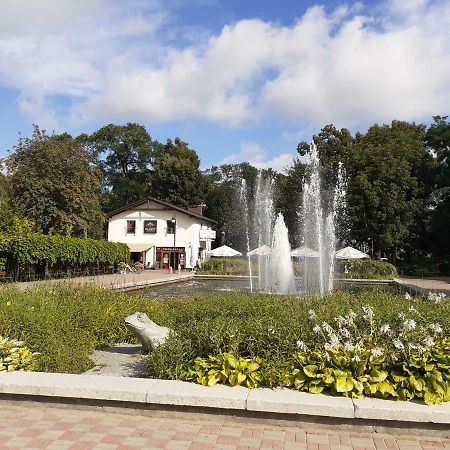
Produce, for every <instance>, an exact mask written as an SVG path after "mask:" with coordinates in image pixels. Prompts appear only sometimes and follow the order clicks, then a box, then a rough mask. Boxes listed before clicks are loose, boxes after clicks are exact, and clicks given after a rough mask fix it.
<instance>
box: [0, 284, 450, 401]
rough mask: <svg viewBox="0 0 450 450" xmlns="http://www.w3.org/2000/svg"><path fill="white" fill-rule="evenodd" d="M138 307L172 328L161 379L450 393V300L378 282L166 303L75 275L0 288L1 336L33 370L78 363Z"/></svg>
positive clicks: (386, 394) (383, 393) (161, 353)
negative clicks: (376, 285) (18, 345)
mask: <svg viewBox="0 0 450 450" xmlns="http://www.w3.org/2000/svg"><path fill="white" fill-rule="evenodd" d="M135 311H142V312H145V313H147V314H148V315H149V317H150V318H151V319H152V320H154V321H155V322H156V323H158V324H159V325H163V326H167V327H170V328H172V329H173V330H174V331H175V333H176V334H173V335H171V336H170V338H169V339H168V341H167V342H166V344H164V345H162V346H159V347H156V348H155V349H153V351H152V352H151V353H150V355H149V356H148V375H149V376H150V377H153V378H164V379H181V380H191V381H194V382H198V383H201V384H205V385H213V384H216V383H224V384H230V385H243V386H247V387H259V386H267V387H276V386H282V387H289V388H292V389H297V390H301V391H306V392H311V393H317V392H330V393H332V394H335V395H344V396H349V397H361V396H363V395H367V396H375V397H380V398H397V399H403V400H407V399H413V398H419V399H423V400H424V401H425V402H426V403H439V402H442V401H447V400H449V399H450V340H449V338H450V300H449V299H448V298H444V297H443V296H440V295H436V294H432V295H430V296H428V297H420V298H419V297H418V298H411V297H410V296H408V295H406V296H403V295H397V294H393V293H388V292H382V291H377V290H367V291H362V292H359V293H356V294H355V293H344V292H335V293H333V294H330V295H328V296H326V297H324V298H315V297H308V298H298V297H294V296H273V295H252V294H247V293H242V292H234V293H217V294H208V295H201V296H200V295H199V296H196V297H193V298H184V299H178V300H166V301H164V302H158V301H153V300H149V299H148V298H144V297H138V296H136V297H134V296H129V295H126V294H123V293H117V292H112V291H108V290H105V289H100V288H95V287H89V286H76V285H71V284H69V283H63V284H49V285H44V286H42V287H39V288H35V289H32V290H29V291H18V290H16V289H14V288H12V287H2V288H1V289H0V335H2V336H8V337H9V338H11V339H16V340H20V341H23V342H24V345H25V346H26V347H27V348H28V349H29V350H30V351H31V352H39V355H34V356H33V364H35V367H36V369H37V370H40V371H50V372H70V373H80V372H83V371H85V370H87V369H88V368H89V367H91V366H92V362H91V361H90V359H89V355H90V353H91V352H92V350H93V349H94V348H95V347H98V346H102V345H108V344H113V343H116V342H123V341H131V340H133V337H132V336H131V335H130V334H129V333H128V331H127V330H126V327H125V325H124V318H125V317H126V316H127V315H129V314H131V313H133V312H135Z"/></svg>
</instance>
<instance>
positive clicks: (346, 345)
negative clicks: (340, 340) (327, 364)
mask: <svg viewBox="0 0 450 450" xmlns="http://www.w3.org/2000/svg"><path fill="white" fill-rule="evenodd" d="M344 348H345V350H349V351H352V350H354V349H355V346H354V345H353V344H352V343H351V342H346V343H345V344H344Z"/></svg>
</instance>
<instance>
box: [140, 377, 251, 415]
mask: <svg viewBox="0 0 450 450" xmlns="http://www.w3.org/2000/svg"><path fill="white" fill-rule="evenodd" d="M249 393H250V389H247V388H244V387H242V386H234V387H231V386H224V385H220V384H216V385H215V386H212V387H207V386H202V385H200V384H195V383H188V382H185V381H178V380H161V381H160V382H159V383H157V384H154V385H152V386H149V389H148V396H147V403H153V404H161V405H178V406H194V407H205V408H219V409H240V410H245V408H246V402H247V397H248V395H249Z"/></svg>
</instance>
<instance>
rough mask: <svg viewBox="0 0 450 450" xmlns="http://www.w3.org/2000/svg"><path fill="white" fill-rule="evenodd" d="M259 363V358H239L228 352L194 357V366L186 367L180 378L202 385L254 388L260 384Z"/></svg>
mask: <svg viewBox="0 0 450 450" xmlns="http://www.w3.org/2000/svg"><path fill="white" fill-rule="evenodd" d="M260 363H261V359H260V358H239V357H235V356H233V355H232V354H230V353H225V354H220V355H217V356H209V357H208V358H196V359H195V364H194V366H192V367H189V368H187V369H186V370H185V371H184V372H183V374H182V375H181V378H182V379H185V380H194V381H196V382H197V383H200V384H203V385H204V386H214V385H215V384H216V383H221V384H229V385H231V386H246V387H248V388H255V387H258V386H260V385H261V379H262V378H261V373H260V371H259V368H260Z"/></svg>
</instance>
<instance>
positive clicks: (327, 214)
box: [240, 143, 345, 295]
mask: <svg viewBox="0 0 450 450" xmlns="http://www.w3.org/2000/svg"><path fill="white" fill-rule="evenodd" d="M308 166H309V167H308V168H309V170H308V173H309V176H308V177H307V179H305V181H304V185H303V202H302V209H301V215H302V218H303V220H302V223H303V226H302V230H301V235H302V241H303V242H302V243H303V247H302V248H301V249H298V250H301V251H300V252H297V256H299V257H301V258H302V259H301V263H302V264H301V265H302V269H301V270H302V272H303V277H301V278H302V280H303V281H302V282H300V280H297V283H296V280H295V278H294V270H293V265H292V258H291V247H290V244H289V239H288V229H287V227H286V224H285V222H284V218H283V215H282V214H278V216H277V218H276V220H274V218H275V214H274V205H273V178H272V177H270V176H269V175H267V174H266V176H263V172H262V171H259V172H258V176H257V179H256V192H255V196H254V199H253V201H249V198H248V190H247V185H246V182H245V180H243V181H242V184H241V189H240V203H241V205H242V207H243V216H242V218H243V221H244V223H245V228H246V236H245V237H246V243H247V256H248V261H249V271H250V290H251V291H253V290H254V289H255V288H256V286H255V283H254V282H253V277H252V268H253V269H254V267H253V265H252V263H251V259H252V258H257V268H258V270H257V272H258V283H257V288H256V290H258V291H262V292H270V293H294V292H296V293H313V294H319V295H324V294H325V293H327V292H330V291H331V290H332V289H333V281H334V260H335V258H334V253H335V250H336V226H337V222H338V219H339V217H340V214H341V212H342V211H343V209H344V206H345V177H344V171H343V166H342V164H339V169H338V173H337V182H336V185H335V187H334V189H333V191H332V193H331V195H329V197H331V198H330V199H329V201H328V202H325V201H324V197H325V195H324V192H323V187H322V183H321V177H320V161H319V156H318V151H317V147H316V146H315V144H314V143H312V144H311V151H310V157H309V164H308ZM299 231H300V230H299ZM250 244H252V245H255V246H257V248H256V249H255V250H253V251H250V246H251V245H250ZM269 246H270V247H269ZM294 254H296V253H295V252H294ZM253 261H254V259H253Z"/></svg>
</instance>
